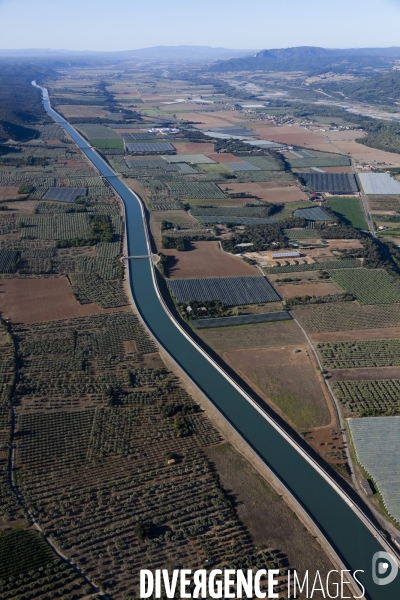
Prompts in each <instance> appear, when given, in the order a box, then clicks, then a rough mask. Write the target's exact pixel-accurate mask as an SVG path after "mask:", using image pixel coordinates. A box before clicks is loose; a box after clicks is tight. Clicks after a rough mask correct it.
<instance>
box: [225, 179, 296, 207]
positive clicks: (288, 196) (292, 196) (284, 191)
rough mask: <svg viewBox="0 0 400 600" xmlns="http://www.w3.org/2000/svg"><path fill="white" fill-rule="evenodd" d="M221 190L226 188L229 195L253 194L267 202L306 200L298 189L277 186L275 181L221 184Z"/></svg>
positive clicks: (291, 186) (289, 186)
mask: <svg viewBox="0 0 400 600" xmlns="http://www.w3.org/2000/svg"><path fill="white" fill-rule="evenodd" d="M219 187H220V188H221V190H222V191H223V192H225V190H226V188H228V192H227V193H230V194H237V193H240V192H246V193H248V194H253V195H254V196H257V197H258V198H260V199H261V200H266V201H267V202H278V203H280V202H298V201H299V200H307V194H305V193H304V192H302V191H301V189H300V188H298V187H296V186H294V185H290V184H289V185H287V184H286V185H278V184H277V182H276V181H274V182H271V181H268V182H267V181H266V182H260V183H258V182H257V183H221V184H220V185H219Z"/></svg>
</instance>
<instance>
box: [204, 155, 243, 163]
mask: <svg viewBox="0 0 400 600" xmlns="http://www.w3.org/2000/svg"><path fill="white" fill-rule="evenodd" d="M207 156H208V157H209V158H211V159H212V160H215V161H217V162H219V163H221V164H224V163H231V162H242V161H243V160H246V159H243V158H240V157H239V156H235V155H234V154H230V153H229V152H212V153H207Z"/></svg>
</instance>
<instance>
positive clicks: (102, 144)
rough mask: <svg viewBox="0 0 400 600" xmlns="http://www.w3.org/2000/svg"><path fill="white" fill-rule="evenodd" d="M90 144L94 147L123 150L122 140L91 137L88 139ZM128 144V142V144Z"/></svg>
mask: <svg viewBox="0 0 400 600" xmlns="http://www.w3.org/2000/svg"><path fill="white" fill-rule="evenodd" d="M89 141H90V143H91V144H92V146H94V147H95V148H113V149H115V150H123V149H124V141H123V140H115V139H105V140H99V139H91V140H89ZM128 145H129V144H128Z"/></svg>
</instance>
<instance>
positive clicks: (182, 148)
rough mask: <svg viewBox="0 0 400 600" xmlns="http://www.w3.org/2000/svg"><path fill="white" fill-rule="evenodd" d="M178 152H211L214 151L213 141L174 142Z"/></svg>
mask: <svg viewBox="0 0 400 600" xmlns="http://www.w3.org/2000/svg"><path fill="white" fill-rule="evenodd" d="M174 146H175V148H176V153H177V154H207V155H208V154H210V153H213V152H214V144H212V143H211V142H204V143H201V142H179V143H176V144H174Z"/></svg>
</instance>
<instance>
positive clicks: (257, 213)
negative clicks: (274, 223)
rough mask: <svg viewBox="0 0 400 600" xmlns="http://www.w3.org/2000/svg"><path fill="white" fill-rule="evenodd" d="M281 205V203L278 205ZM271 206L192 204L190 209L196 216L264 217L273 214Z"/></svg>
mask: <svg viewBox="0 0 400 600" xmlns="http://www.w3.org/2000/svg"><path fill="white" fill-rule="evenodd" d="M278 207H279V205H278ZM271 208H272V207H271V206H266V205H265V204H263V205H260V206H238V207H236V206H232V207H231V206H227V207H223V206H222V207H221V208H218V207H217V206H210V207H201V206H192V207H191V209H190V213H191V214H192V215H193V216H194V217H197V216H199V217H201V218H203V217H214V216H215V217H227V218H228V217H252V218H262V217H269V216H273V215H271V213H273V211H272V210H271Z"/></svg>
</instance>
